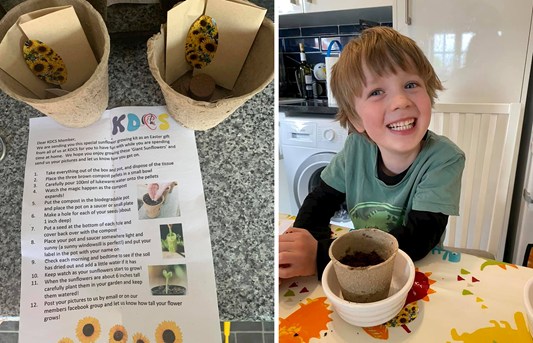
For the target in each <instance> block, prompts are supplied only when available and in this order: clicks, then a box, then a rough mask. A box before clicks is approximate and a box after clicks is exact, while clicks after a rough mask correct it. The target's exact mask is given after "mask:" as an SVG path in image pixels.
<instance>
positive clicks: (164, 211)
mask: <svg viewBox="0 0 533 343" xmlns="http://www.w3.org/2000/svg"><path fill="white" fill-rule="evenodd" d="M137 205H138V211H139V219H154V218H170V217H179V216H180V206H179V199H178V183H177V182H176V181H165V180H157V181H153V182H150V183H141V184H138V185H137Z"/></svg>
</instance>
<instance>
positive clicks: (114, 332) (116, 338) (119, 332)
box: [109, 325, 128, 343]
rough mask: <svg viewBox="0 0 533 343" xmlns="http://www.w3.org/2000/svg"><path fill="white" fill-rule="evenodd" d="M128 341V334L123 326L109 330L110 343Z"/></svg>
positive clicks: (124, 342)
mask: <svg viewBox="0 0 533 343" xmlns="http://www.w3.org/2000/svg"><path fill="white" fill-rule="evenodd" d="M127 340H128V332H127V331H126V328H125V327H123V326H122V325H115V326H113V327H112V328H111V330H109V343H113V342H120V343H126V342H127Z"/></svg>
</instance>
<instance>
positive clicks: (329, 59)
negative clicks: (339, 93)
mask: <svg viewBox="0 0 533 343" xmlns="http://www.w3.org/2000/svg"><path fill="white" fill-rule="evenodd" d="M335 44H337V46H338V47H339V54H337V55H336V56H332V55H331V49H332V48H333V45H335ZM340 51H342V44H341V43H340V42H339V41H338V40H334V41H331V43H329V46H328V52H327V53H326V58H325V62H326V88H327V90H328V106H330V107H338V106H337V100H335V97H334V96H333V93H332V92H331V87H330V82H331V68H333V65H335V63H337V61H338V60H339V55H340Z"/></svg>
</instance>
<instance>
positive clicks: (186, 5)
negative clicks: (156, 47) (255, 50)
mask: <svg viewBox="0 0 533 343" xmlns="http://www.w3.org/2000/svg"><path fill="white" fill-rule="evenodd" d="M206 4H207V5H206ZM204 8H205V14H206V15H208V16H210V17H212V18H213V19H214V20H215V21H216V24H217V27H218V32H219V38H218V48H217V51H216V53H215V57H214V59H213V61H212V62H211V63H210V64H209V65H208V66H206V67H204V68H202V69H200V70H198V69H195V70H194V73H204V74H207V75H209V76H211V77H212V78H213V79H214V80H215V82H216V84H217V85H218V86H220V87H223V88H226V89H229V90H232V89H233V87H234V86H235V82H236V80H237V78H238V77H239V74H240V72H241V69H242V67H243V65H244V62H245V60H246V57H247V56H248V52H249V50H250V47H251V46H252V43H253V42H254V39H255V37H256V35H257V31H258V30H259V27H260V26H261V24H262V23H263V19H264V17H265V14H266V9H264V8H261V7H258V6H255V5H254V4H251V3H248V2H237V1H229V0H209V1H207V2H206V1H205V0H187V1H185V2H182V3H181V4H178V5H177V6H176V7H174V8H173V9H171V10H170V11H169V12H168V19H167V47H166V49H167V50H166V51H167V55H166V73H165V76H166V81H167V83H169V84H172V83H174V81H176V80H177V79H178V78H179V77H181V76H182V75H184V74H185V73H186V72H187V71H189V70H191V69H192V68H191V67H190V66H189V65H188V64H187V62H186V61H185V40H186V38H187V33H188V32H189V28H190V26H191V25H192V24H193V22H194V21H195V20H196V19H198V17H199V16H200V15H202V14H204V13H203V12H204Z"/></svg>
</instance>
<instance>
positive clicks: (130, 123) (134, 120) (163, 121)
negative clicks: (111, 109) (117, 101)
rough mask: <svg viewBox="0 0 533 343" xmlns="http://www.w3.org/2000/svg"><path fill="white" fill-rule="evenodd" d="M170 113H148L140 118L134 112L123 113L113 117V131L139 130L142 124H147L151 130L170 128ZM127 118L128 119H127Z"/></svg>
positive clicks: (114, 132)
mask: <svg viewBox="0 0 533 343" xmlns="http://www.w3.org/2000/svg"><path fill="white" fill-rule="evenodd" d="M168 117H169V115H168V114H167V113H161V114H159V115H155V114H153V113H146V114H144V115H143V116H142V117H140V118H139V116H138V115H136V114H134V113H128V114H127V115H126V114H121V115H120V116H115V117H113V119H112V123H113V130H112V131H111V133H112V134H113V135H116V134H117V133H119V132H120V133H122V132H124V131H126V129H127V130H128V132H133V131H136V130H138V129H139V128H140V127H141V126H145V127H146V128H148V129H150V130H157V129H159V130H162V131H165V130H168V129H169V128H170V124H169V122H168V120H167V119H168ZM126 118H127V120H125V119H126Z"/></svg>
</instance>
